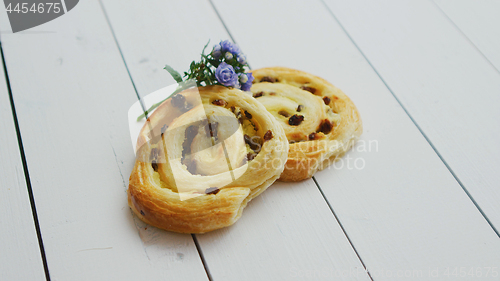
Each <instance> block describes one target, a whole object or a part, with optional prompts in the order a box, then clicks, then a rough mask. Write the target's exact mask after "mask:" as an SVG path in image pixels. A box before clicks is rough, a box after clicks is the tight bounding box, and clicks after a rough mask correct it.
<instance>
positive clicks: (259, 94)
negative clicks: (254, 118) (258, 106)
mask: <svg viewBox="0 0 500 281" xmlns="http://www.w3.org/2000/svg"><path fill="white" fill-rule="evenodd" d="M263 94H264V92H258V93H255V94H253V97H254V98H260V97H262V95H263Z"/></svg>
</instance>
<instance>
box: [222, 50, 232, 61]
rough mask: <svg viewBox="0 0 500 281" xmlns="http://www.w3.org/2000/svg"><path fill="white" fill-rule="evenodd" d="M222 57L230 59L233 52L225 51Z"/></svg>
mask: <svg viewBox="0 0 500 281" xmlns="http://www.w3.org/2000/svg"><path fill="white" fill-rule="evenodd" d="M224 57H225V58H226V60H230V59H232V58H233V54H231V53H230V52H227V53H226V54H225V55H224Z"/></svg>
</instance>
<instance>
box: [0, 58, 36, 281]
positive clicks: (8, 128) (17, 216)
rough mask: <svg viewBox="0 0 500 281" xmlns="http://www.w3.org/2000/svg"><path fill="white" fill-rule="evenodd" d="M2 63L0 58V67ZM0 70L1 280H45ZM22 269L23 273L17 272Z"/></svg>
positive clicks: (19, 154) (14, 130) (8, 101)
mask: <svg viewBox="0 0 500 281" xmlns="http://www.w3.org/2000/svg"><path fill="white" fill-rule="evenodd" d="M1 64H2V59H1V58H0V65H1ZM4 77H5V75H4V70H3V67H1V68H0V144H1V145H0V214H2V219H0V238H1V239H0V253H1V254H0V272H1V274H2V279H5V280H45V273H44V269H43V262H42V256H41V255H40V248H39V245H38V238H37V234H36V229H35V223H34V222H33V215H32V213H31V204H30V199H29V195H28V187H27V185H26V179H25V177H24V170H23V164H22V161H21V153H20V151H19V144H18V142H17V133H16V128H15V125H14V119H13V115H12V110H11V106H10V99H9V93H8V90H7V85H6V82H5V78H4ZM19 268H23V270H19Z"/></svg>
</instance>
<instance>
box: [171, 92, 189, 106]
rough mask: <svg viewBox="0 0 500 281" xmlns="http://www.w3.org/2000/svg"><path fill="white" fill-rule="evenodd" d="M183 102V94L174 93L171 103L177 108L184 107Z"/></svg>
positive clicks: (184, 99) (184, 100)
mask: <svg viewBox="0 0 500 281" xmlns="http://www.w3.org/2000/svg"><path fill="white" fill-rule="evenodd" d="M185 102H186V98H185V97H184V96H183V95H179V94H176V95H175V96H173V97H172V105H173V106H175V107H177V108H184V103H185Z"/></svg>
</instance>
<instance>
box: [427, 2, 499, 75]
mask: <svg viewBox="0 0 500 281" xmlns="http://www.w3.org/2000/svg"><path fill="white" fill-rule="evenodd" d="M433 1H434V2H435V3H436V4H437V5H438V6H439V8H440V9H441V10H442V11H443V12H444V13H445V14H446V15H447V16H448V17H449V18H450V20H451V21H452V22H453V23H454V24H455V25H456V26H457V27H458V28H459V29H460V31H461V32H463V33H464V34H465V36H467V38H468V39H470V41H471V42H472V43H473V44H474V45H475V46H476V47H477V48H478V49H479V50H480V51H481V52H482V53H483V54H484V56H485V57H486V58H487V59H488V60H489V61H490V62H491V63H492V64H493V65H494V66H495V68H496V69H497V70H500V52H499V51H498V50H500V18H499V17H498V12H499V11H500V1H497V0H481V1H474V0H433Z"/></svg>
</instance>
